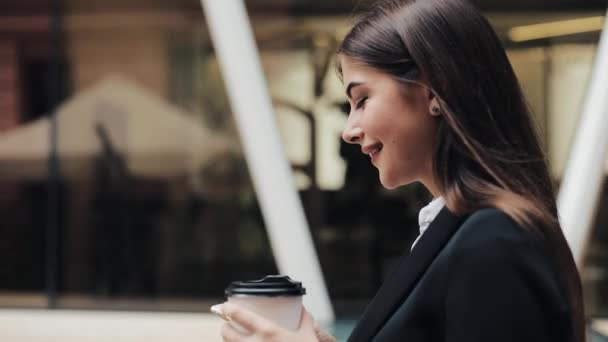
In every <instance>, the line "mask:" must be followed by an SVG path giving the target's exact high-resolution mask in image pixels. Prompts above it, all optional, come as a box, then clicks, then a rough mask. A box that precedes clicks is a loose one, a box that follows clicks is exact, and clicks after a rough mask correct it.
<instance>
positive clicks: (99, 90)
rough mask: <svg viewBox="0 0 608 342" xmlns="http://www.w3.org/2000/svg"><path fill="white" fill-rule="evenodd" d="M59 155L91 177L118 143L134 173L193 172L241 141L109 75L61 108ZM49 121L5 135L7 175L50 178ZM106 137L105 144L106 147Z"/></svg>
mask: <svg viewBox="0 0 608 342" xmlns="http://www.w3.org/2000/svg"><path fill="white" fill-rule="evenodd" d="M54 115H57V124H58V130H59V134H58V143H57V145H58V147H57V148H58V156H59V159H60V167H61V174H62V176H63V177H66V178H82V177H89V176H90V175H91V173H92V172H94V170H93V168H94V167H95V164H94V163H92V162H91V161H92V160H93V159H94V158H95V157H96V156H98V155H100V153H103V152H104V150H105V149H107V148H108V147H111V148H112V149H113V151H114V152H115V153H116V154H117V155H120V156H121V157H122V158H123V159H124V161H125V165H126V167H127V170H128V171H129V173H130V174H131V175H134V176H143V177H161V178H165V177H176V176H184V175H185V176H193V175H197V174H200V171H201V170H202V169H203V168H204V167H205V166H206V165H208V164H210V163H212V162H213V161H214V160H215V159H216V158H217V157H220V156H221V155H222V154H223V153H228V152H235V151H237V150H238V145H237V143H236V139H230V137H228V136H227V135H226V134H220V133H217V132H213V131H211V129H209V128H207V127H205V126H204V125H203V121H202V120H201V118H200V117H195V116H194V115H191V114H187V113H184V112H183V111H181V110H180V109H179V108H176V107H175V106H172V105H171V104H169V103H167V102H165V101H164V100H163V99H161V98H159V97H157V96H156V95H154V94H151V93H149V92H148V91H147V90H145V89H144V88H142V87H140V86H138V85H136V84H135V83H132V82H131V81H129V80H127V79H125V78H122V77H119V76H112V77H109V78H107V79H105V80H103V81H101V82H99V83H98V84H96V85H94V86H93V87H91V88H90V89H87V90H85V91H82V92H80V93H78V94H76V96H74V97H73V98H72V99H70V100H68V101H66V102H65V103H64V104H63V105H61V106H60V107H59V108H58V110H57V112H56V114H54ZM49 134H50V121H49V119H48V118H43V119H39V120H37V121H34V122H31V123H29V124H26V125H23V126H20V127H18V128H16V129H13V130H11V131H8V132H6V133H3V134H1V135H0V179H4V180H7V179H8V180H10V179H24V180H25V179H40V178H44V177H46V176H47V172H48V163H47V160H48V156H49V142H50V138H49ZM104 140H105V144H104Z"/></svg>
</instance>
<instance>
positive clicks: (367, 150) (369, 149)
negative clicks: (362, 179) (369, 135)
mask: <svg viewBox="0 0 608 342" xmlns="http://www.w3.org/2000/svg"><path fill="white" fill-rule="evenodd" d="M381 150H382V144H381V143H376V144H371V145H366V146H363V148H361V152H363V154H367V155H369V156H370V158H374V156H375V155H377V154H378V152H380V151H381Z"/></svg>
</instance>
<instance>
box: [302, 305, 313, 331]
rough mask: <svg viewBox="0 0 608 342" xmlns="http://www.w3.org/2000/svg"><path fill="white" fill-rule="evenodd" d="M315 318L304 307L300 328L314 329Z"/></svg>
mask: <svg viewBox="0 0 608 342" xmlns="http://www.w3.org/2000/svg"><path fill="white" fill-rule="evenodd" d="M314 326H315V320H314V318H312V315H311V314H310V313H309V312H308V310H306V309H305V308H302V316H301V318H300V328H299V330H310V328H313V329H314Z"/></svg>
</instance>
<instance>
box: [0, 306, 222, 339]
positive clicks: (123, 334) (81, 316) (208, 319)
mask: <svg viewBox="0 0 608 342" xmlns="http://www.w3.org/2000/svg"><path fill="white" fill-rule="evenodd" d="M220 326H221V321H220V320H219V319H218V318H216V317H215V316H213V315H211V314H187V313H155V312H124V311H78V310H21V309H19V310H17V309H0V341H7V342H9V341H10V342H51V341H52V342H92V341H94V342H106V341H107V342H110V341H111V342H126V341H128V342H131V341H134V342H140V341H141V342H144V341H145V342H156V341H158V342H161V341H162V342H167V341H180V342H190V341H192V342H194V341H197V342H221V341H222V339H221V338H220V336H219V330H220Z"/></svg>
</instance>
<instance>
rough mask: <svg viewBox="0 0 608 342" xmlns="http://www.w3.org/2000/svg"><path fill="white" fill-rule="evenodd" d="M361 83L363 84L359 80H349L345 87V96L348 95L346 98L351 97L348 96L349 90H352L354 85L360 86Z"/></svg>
mask: <svg viewBox="0 0 608 342" xmlns="http://www.w3.org/2000/svg"><path fill="white" fill-rule="evenodd" d="M362 84H363V83H361V82H350V83H349V84H348V86H347V87H346V96H348V98H349V99H350V98H351V96H350V91H351V90H352V89H353V88H354V87H356V86H360V85H362Z"/></svg>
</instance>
